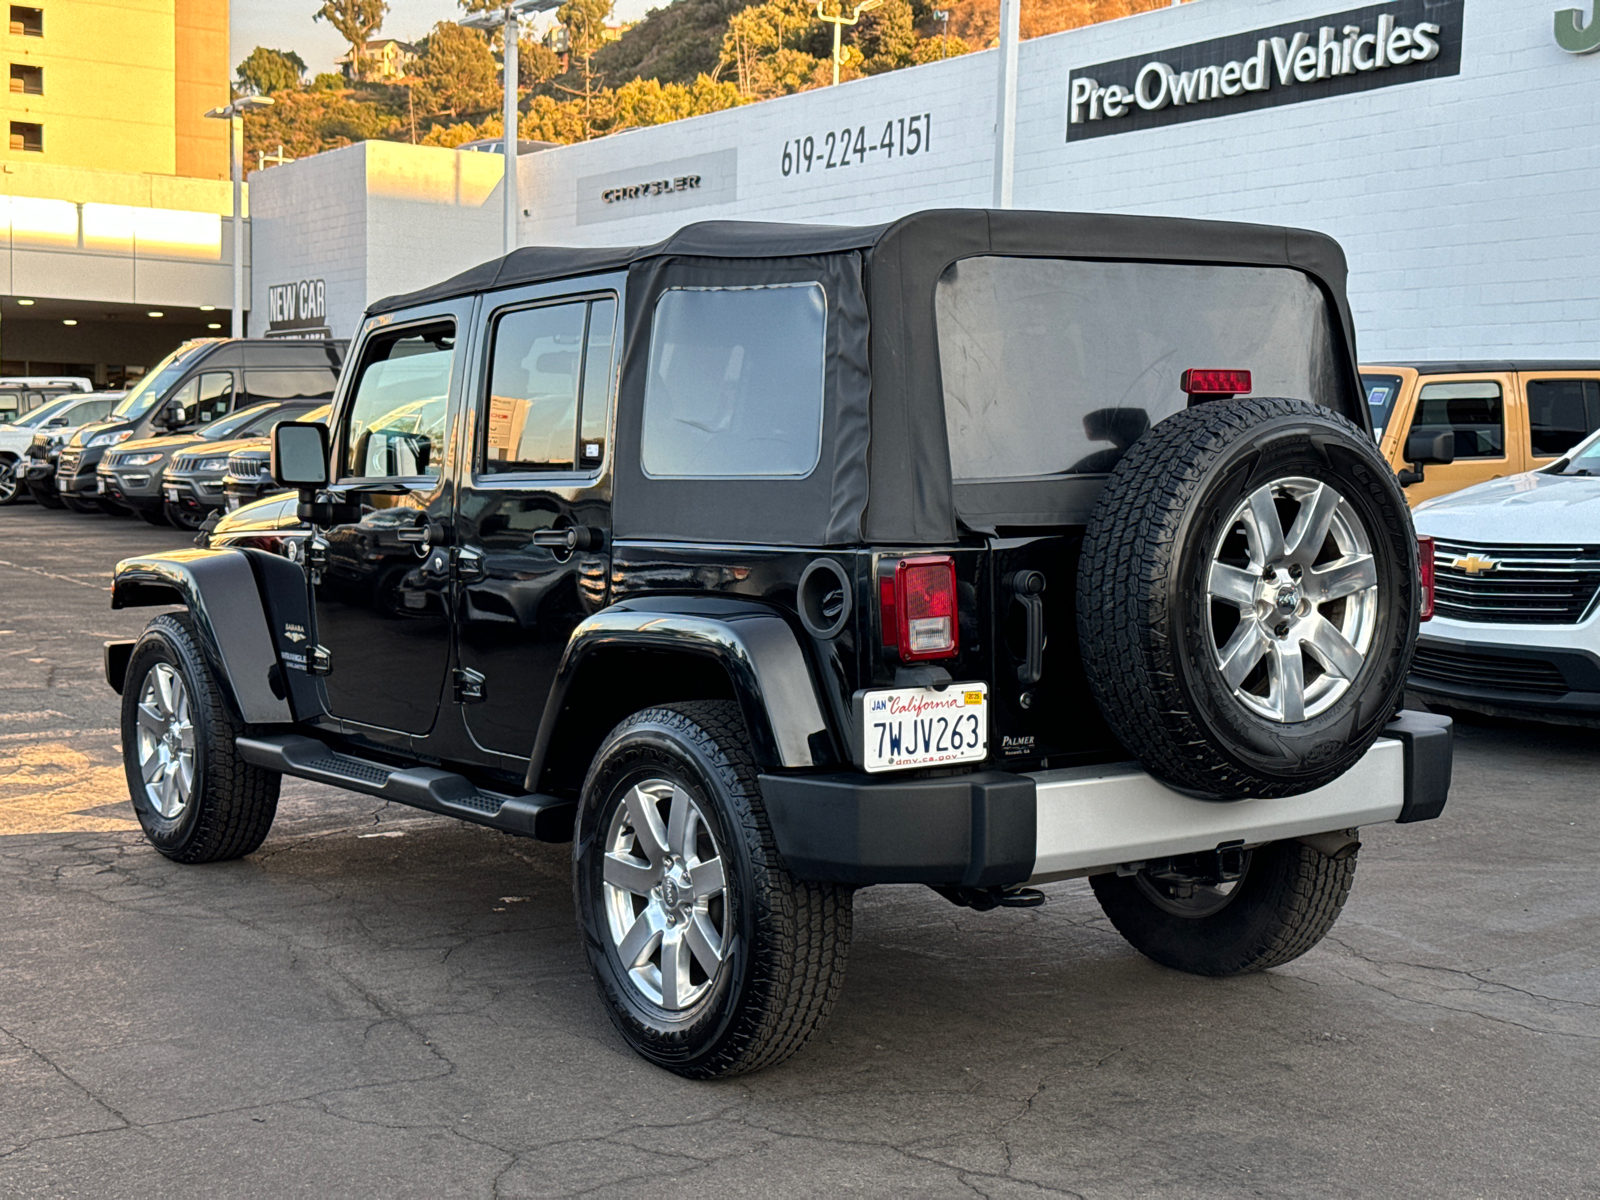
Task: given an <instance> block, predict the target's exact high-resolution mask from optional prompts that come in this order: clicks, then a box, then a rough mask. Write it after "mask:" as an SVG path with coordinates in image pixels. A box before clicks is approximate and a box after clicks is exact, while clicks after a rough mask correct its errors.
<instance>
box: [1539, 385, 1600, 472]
mask: <svg viewBox="0 0 1600 1200" xmlns="http://www.w3.org/2000/svg"><path fill="white" fill-rule="evenodd" d="M1528 427H1529V431H1530V432H1531V433H1532V435H1533V456H1534V457H1535V458H1555V457H1556V456H1557V455H1561V454H1565V453H1566V452H1567V451H1568V450H1571V449H1572V448H1573V447H1574V446H1576V445H1577V444H1578V443H1579V442H1581V441H1583V439H1584V438H1586V437H1588V436H1589V435H1590V434H1591V433H1593V432H1594V431H1595V430H1596V429H1600V379H1530V380H1528Z"/></svg>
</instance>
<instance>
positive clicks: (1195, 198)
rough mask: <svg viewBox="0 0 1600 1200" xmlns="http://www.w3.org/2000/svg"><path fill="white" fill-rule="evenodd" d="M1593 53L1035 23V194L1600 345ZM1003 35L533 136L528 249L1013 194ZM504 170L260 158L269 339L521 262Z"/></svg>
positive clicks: (1393, 14)
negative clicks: (460, 275)
mask: <svg viewBox="0 0 1600 1200" xmlns="http://www.w3.org/2000/svg"><path fill="white" fill-rule="evenodd" d="M1554 2H1556V3H1560V2H1561V0H1554ZM1596 46H1600V16H1597V15H1595V14H1592V13H1591V12H1589V11H1580V10H1562V11H1560V12H1558V11H1556V10H1555V9H1553V8H1551V7H1548V6H1542V5H1539V4H1527V3H1523V2H1520V0H1519V2H1516V3H1513V2H1512V0H1397V2H1396V3H1393V4H1380V5H1370V6H1366V7H1361V8H1353V9H1344V10H1339V9H1335V8H1332V7H1330V6H1328V5H1327V4H1326V3H1319V2H1318V0H1269V2H1267V3H1248V4H1247V3H1241V2H1239V0H1193V2H1192V3H1188V4H1183V5H1181V6H1178V7H1174V8H1170V9H1162V10H1158V11H1155V12H1150V13H1146V14H1143V15H1140V16H1135V17H1129V18H1126V19H1123V20H1118V21H1112V22H1108V23H1105V24H1101V25H1093V26H1088V27H1086V28H1082V29H1075V30H1071V31H1068V32H1065V33H1060V34H1055V35H1052V36H1050V37H1044V38H1039V39H1036V40H1031V41H1027V42H1024V43H1023V44H1022V45H1021V47H1020V53H1019V72H1018V76H1017V103H1016V125H1015V146H1016V150H1015V183H1014V193H1013V203H1014V204H1015V205H1016V206H1018V207H1025V208H1053V209H1067V210H1080V211H1098V212H1117V213H1154V214H1164V215H1175V216H1189V217H1211V218H1225V219H1230V220H1241V221H1256V222H1264V223H1271V224H1282V225H1293V226H1302V227H1306V228H1311V229H1318V230H1322V231H1325V232H1327V233H1330V234H1332V235H1334V236H1335V237H1336V238H1338V239H1339V240H1340V242H1341V243H1342V244H1343V245H1344V247H1345V250H1346V253H1347V254H1348V256H1349V260H1350V267H1351V275H1350V289H1351V295H1352V301H1353V304H1354V308H1355V313H1356V318H1357V323H1358V330H1359V336H1360V338H1361V350H1362V353H1363V355H1364V357H1366V358H1367V359H1369V360H1377V359H1398V358H1462V357H1497V356H1511V355H1539V356H1545V357H1600V304H1597V291H1600V284H1597V281H1600V238H1597V237H1596V236H1595V231H1596V230H1597V229H1600V186H1597V183H1600V53H1588V52H1587V51H1590V50H1593V49H1595V47H1596ZM998 57H999V55H998V52H994V51H990V52H984V53H978V54H971V55H966V56H963V57H960V58H955V59H950V60H947V61H944V62H939V63H933V64H930V65H927V66H922V67H916V68H913V69H909V70H904V71H898V72H894V73H891V74H886V75H879V76H876V77H873V78H869V79H863V80H858V81H855V82H851V83H847V84H844V85H842V86H839V87H835V88H826V89H821V90H818V91H812V92H806V93H803V94H800V95H797V96H791V97H787V98H785V99H780V100H774V101H769V102H767V103H763V104H757V105H751V106H749V107H745V108H740V109H735V110H731V111H728V112H723V113H717V114H714V115H710V116H705V117H698V118H695V119H693V120H687V121H680V122H677V123H675V124H671V125H664V126H658V127H654V128H649V129H639V130H633V131H629V132H626V133H623V134H619V135H614V136H611V137H607V138H604V139H602V140H598V141H594V142H590V143H586V144H581V145H575V146H565V147H558V148H554V149H547V150H542V151H539V152H537V153H530V154H525V155H523V156H522V157H521V158H520V159H519V162H518V167H519V179H518V186H519V190H520V207H521V212H522V216H521V221H520V226H519V231H518V236H519V241H520V243H521V244H522V245H537V244H547V245H575V244H630V243H647V242H651V241H654V240H656V239H659V238H661V237H664V236H665V235H667V234H668V233H670V232H672V231H673V230H674V229H676V228H678V227H679V226H681V225H683V224H685V223H688V222H692V221H701V220H716V219H729V218H736V219H742V220H766V221H798V222H820V223H827V222H838V223H860V222H872V221H886V220H890V219H893V218H894V217H896V216H898V215H900V214H902V213H906V212H909V211H913V210H916V209H921V208H929V207H939V206H986V205H989V204H991V203H992V201H993V196H994V174H995V172H994V152H995V144H996V121H995V113H996V110H997V93H998V89H997V84H996V74H997V66H998V61H997V60H998ZM500 172H501V160H500V158H499V157H498V156H496V155H490V154H476V153H466V152H458V151H450V150H441V149H430V148H423V147H412V146H398V145H389V144H381V143H367V144H364V145H357V146H352V147H349V148H347V149H344V150H338V151H334V152H331V153H328V154H322V155H318V156H316V157H315V158H311V159H306V160H302V161H300V162H296V163H292V164H287V165H284V166H280V167H273V168H269V169H267V170H265V171H260V172H257V173H255V174H254V175H253V176H252V196H251V201H252V208H253V215H254V222H253V224H254V232H253V247H254V255H255V261H256V264H257V267H256V270H255V272H254V275H253V282H252V309H253V317H252V322H251V326H252V332H262V331H267V332H272V333H277V334H284V335H293V334H295V333H297V332H298V333H302V334H303V333H305V332H317V331H321V330H323V329H326V330H328V331H329V332H331V333H332V334H334V335H336V336H342V337H347V336H349V335H351V334H352V333H354V332H355V330H356V327H357V324H358V321H359V318H360V314H361V311H362V309H363V307H364V306H365V305H366V304H367V303H368V302H369V301H371V300H373V299H376V298H377V297H379V296H381V295H385V294H388V293H391V292H397V291H405V290H409V289H412V288H416V287H420V286H423V285H425V284H427V283H431V282H433V281H435V280H437V279H439V278H442V277H444V276H446V275H448V274H451V273H453V272H455V271H458V270H461V269H463V268H465V267H467V266H470V265H472V264H473V263H475V262H479V261H481V260H483V259H486V258H490V257H492V256H494V255H496V254H498V253H499V252H500V246H501V224H500V222H501V211H502V197H501V190H500ZM1130 319H1137V317H1136V315H1134V314H1130Z"/></svg>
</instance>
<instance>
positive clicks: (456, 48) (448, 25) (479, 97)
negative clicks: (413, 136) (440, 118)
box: [415, 21, 500, 117]
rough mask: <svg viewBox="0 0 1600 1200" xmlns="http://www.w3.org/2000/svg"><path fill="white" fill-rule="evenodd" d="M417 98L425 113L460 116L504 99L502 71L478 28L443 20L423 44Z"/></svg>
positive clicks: (489, 107)
mask: <svg viewBox="0 0 1600 1200" xmlns="http://www.w3.org/2000/svg"><path fill="white" fill-rule="evenodd" d="M416 73H417V75H418V77H419V82H418V83H417V85H416V89H415V96H416V101H417V104H418V105H419V106H421V111H423V112H426V113H429V114H432V115H439V114H447V115H449V116H452V117H454V116H458V115H459V114H461V113H468V112H487V111H489V110H490V109H492V108H494V107H495V105H496V104H497V103H498V102H499V100H500V70H499V68H498V67H496V66H495V61H494V55H493V54H491V53H489V40H488V39H487V38H485V37H484V36H483V34H482V33H480V32H479V31H478V30H476V29H464V28H462V27H461V26H460V25H457V24H456V23H455V22H454V21H440V22H439V23H438V24H437V25H435V26H434V27H433V32H432V33H430V34H429V35H428V36H427V38H426V39H424V41H423V44H422V56H421V58H419V59H418V60H417V68H416Z"/></svg>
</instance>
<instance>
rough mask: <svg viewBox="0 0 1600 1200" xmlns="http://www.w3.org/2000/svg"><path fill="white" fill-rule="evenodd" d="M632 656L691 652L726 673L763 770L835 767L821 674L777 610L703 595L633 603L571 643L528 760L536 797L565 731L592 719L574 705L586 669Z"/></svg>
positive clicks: (599, 617)
mask: <svg viewBox="0 0 1600 1200" xmlns="http://www.w3.org/2000/svg"><path fill="white" fill-rule="evenodd" d="M628 651H645V652H655V653H658V654H659V653H667V654H678V655H688V656H693V657H696V658H701V659H708V660H710V661H711V662H713V663H715V664H716V665H717V666H718V667H720V668H721V670H722V671H723V672H724V673H725V674H726V675H727V678H728V683H729V684H730V686H731V688H732V693H733V697H734V698H735V699H736V700H737V701H738V702H739V706H740V708H741V709H742V711H743V713H744V719H745V725H746V727H747V729H748V732H749V735H750V746H751V750H752V752H753V754H754V757H755V759H756V761H757V763H758V764H760V766H761V768H762V769H763V770H782V769H785V768H789V769H797V768H804V767H814V766H818V765H822V764H821V763H820V762H819V757H821V758H822V759H823V760H824V761H826V758H827V752H826V751H821V746H822V745H829V744H831V743H830V742H829V734H828V724H827V720H826V718H825V717H824V715H823V709H822V704H821V702H820V700H819V699H818V696H817V689H816V684H815V682H814V681H813V679H812V675H811V668H810V665H809V664H808V663H807V661H806V657H805V654H804V652H803V651H802V650H801V648H800V643H799V640H798V639H797V638H796V637H795V634H794V631H793V630H792V629H790V627H789V624H788V622H787V621H785V620H784V619H783V617H781V616H780V615H779V614H778V613H777V611H776V610H774V609H773V608H770V607H768V606H767V605H764V604H757V603H754V602H751V601H738V600H719V599H709V598H700V597H669V598H665V599H651V600H624V601H621V602H620V603H618V604H616V605H613V606H612V607H610V608H607V609H605V610H604V611H602V612H599V613H596V614H594V615H593V616H591V617H589V618H588V619H586V620H585V621H583V623H582V624H580V625H579V626H578V627H577V629H575V630H574V631H573V633H572V637H571V638H570V639H569V640H568V642H567V648H566V651H565V653H564V654H563V655H562V658H561V664H560V666H559V667H558V668H557V669H556V677H555V681H554V683H553V684H552V685H551V688H550V696H549V699H548V701H547V702H546V704H545V709H544V717H543V719H542V720H541V721H540V723H539V733H538V736H537V738H536V739H535V741H534V746H533V753H532V755H531V756H530V761H529V763H528V777H527V785H528V788H529V790H530V791H533V790H538V787H539V785H540V784H541V782H543V781H544V780H545V775H546V768H547V766H550V765H552V764H553V763H554V762H555V757H556V756H555V754H553V753H552V748H553V747H557V746H562V747H567V746H569V741H568V739H567V737H566V736H565V734H566V733H568V732H570V731H572V729H573V728H574V727H575V726H577V725H579V724H581V722H582V714H579V713H576V712H575V711H574V705H573V698H574V695H575V692H576V690H577V684H578V683H579V681H580V680H581V679H583V678H585V673H586V672H591V673H592V672H594V671H599V670H604V669H605V662H604V661H602V660H608V661H610V662H615V661H616V654H617V652H623V653H626V652H628ZM616 686H617V688H618V689H619V690H621V691H623V692H624V693H626V690H627V687H628V681H627V679H626V678H620V679H618V680H617V682H616ZM685 698H687V697H685ZM656 702H664V701H656V700H652V701H642V702H641V703H640V704H639V705H638V706H637V707H647V706H648V703H656ZM630 711H632V710H630ZM623 715H626V714H623ZM619 719H620V718H619ZM602 736H603V735H602ZM584 766H585V769H587V764H584Z"/></svg>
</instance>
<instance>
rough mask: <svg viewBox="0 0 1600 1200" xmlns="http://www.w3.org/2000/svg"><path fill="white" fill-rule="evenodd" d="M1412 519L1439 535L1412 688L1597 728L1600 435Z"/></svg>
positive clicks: (1440, 701)
mask: <svg viewBox="0 0 1600 1200" xmlns="http://www.w3.org/2000/svg"><path fill="white" fill-rule="evenodd" d="M1413 515H1414V518H1415V520H1416V526H1417V532H1418V533H1419V534H1422V535H1426V536H1428V537H1431V538H1433V539H1434V579H1435V596H1436V599H1435V607H1434V616H1433V620H1431V621H1429V622H1428V623H1427V624H1425V625H1424V626H1423V627H1422V636H1421V637H1420V638H1419V639H1418V641H1417V657H1416V661H1415V663H1414V664H1413V665H1412V668H1411V677H1410V680H1409V685H1410V687H1411V690H1412V691H1414V692H1416V693H1417V694H1418V695H1420V696H1421V697H1422V699H1424V700H1426V701H1427V702H1428V703H1429V704H1430V705H1431V706H1433V707H1439V708H1446V709H1451V708H1454V709H1464V710H1466V711H1469V712H1483V713H1490V714H1495V715H1503V716H1524V717H1534V718H1537V719H1540V720H1545V721H1556V722H1560V723H1562V724H1583V725H1590V724H1595V725H1600V599H1597V597H1600V432H1597V433H1594V434H1591V435H1590V436H1589V437H1588V438H1586V439H1584V440H1583V441H1582V442H1579V443H1578V444H1577V445H1576V446H1574V447H1573V448H1572V449H1571V450H1569V451H1568V452H1567V454H1566V455H1565V456H1564V457H1562V458H1560V459H1557V460H1556V461H1555V462H1553V463H1551V464H1550V465H1549V466H1546V467H1541V468H1539V469H1538V470H1537V471H1529V472H1527V473H1526V474H1522V475H1512V476H1509V477H1507V478H1505V479H1494V480H1490V481H1489V482H1488V483H1480V484H1478V485H1476V486H1475V487H1469V488H1467V489H1465V490H1464V491H1460V492H1455V493H1453V494H1451V495H1448V496H1441V497H1439V498H1438V499H1436V500H1429V501H1427V502H1425V503H1423V504H1419V505H1418V506H1417V508H1416V510H1415V512H1414V514H1413Z"/></svg>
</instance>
